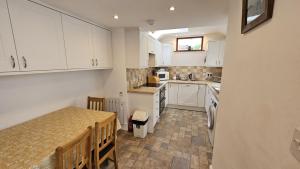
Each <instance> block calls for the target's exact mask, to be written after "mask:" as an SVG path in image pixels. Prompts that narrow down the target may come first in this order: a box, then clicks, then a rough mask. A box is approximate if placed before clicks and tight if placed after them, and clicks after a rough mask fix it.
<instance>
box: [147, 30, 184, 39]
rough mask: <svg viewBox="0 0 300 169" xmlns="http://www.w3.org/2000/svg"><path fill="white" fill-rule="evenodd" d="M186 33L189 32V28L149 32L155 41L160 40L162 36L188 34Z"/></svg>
mask: <svg viewBox="0 0 300 169" xmlns="http://www.w3.org/2000/svg"><path fill="white" fill-rule="evenodd" d="M186 32H189V28H180V29H168V30H159V31H154V32H149V35H150V36H152V37H153V38H155V39H158V38H160V37H161V36H162V35H166V34H175V33H186Z"/></svg>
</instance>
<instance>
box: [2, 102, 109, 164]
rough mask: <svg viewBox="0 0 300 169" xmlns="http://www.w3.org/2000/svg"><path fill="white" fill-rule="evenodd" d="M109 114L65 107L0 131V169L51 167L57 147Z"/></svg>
mask: <svg viewBox="0 0 300 169" xmlns="http://www.w3.org/2000/svg"><path fill="white" fill-rule="evenodd" d="M112 115H113V113H112V112H99V111H93V110H87V109H82V108H77V107H68V108H64V109H61V110H58V111H55V112H52V113H49V114H46V115H44V116H41V117H38V118H36V119H33V120H30V121H27V122H25V123H22V124H19V125H16V126H13V127H10V128H7V129H4V130H0V164H1V169H2V168H8V169H30V168H52V167H53V166H55V164H53V163H55V149H56V148H57V147H58V146H60V145H64V144H65V143H67V142H69V141H70V140H72V139H73V138H75V137H76V136H78V135H79V134H80V133H82V132H83V130H85V129H86V128H87V127H88V126H93V127H94V126H95V122H96V121H98V122H101V121H104V120H105V119H107V118H109V117H111V116H112Z"/></svg>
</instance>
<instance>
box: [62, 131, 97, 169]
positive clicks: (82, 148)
mask: <svg viewBox="0 0 300 169" xmlns="http://www.w3.org/2000/svg"><path fill="white" fill-rule="evenodd" d="M91 146H92V126H89V127H88V128H87V129H86V130H85V131H84V132H83V133H82V134H80V136H78V137H76V138H75V139H74V140H72V141H70V142H69V143H67V144H65V145H63V146H60V147H58V148H57V149H56V158H57V163H56V169H74V168H75V169H82V168H84V167H86V168H88V169H91V167H92V162H91Z"/></svg>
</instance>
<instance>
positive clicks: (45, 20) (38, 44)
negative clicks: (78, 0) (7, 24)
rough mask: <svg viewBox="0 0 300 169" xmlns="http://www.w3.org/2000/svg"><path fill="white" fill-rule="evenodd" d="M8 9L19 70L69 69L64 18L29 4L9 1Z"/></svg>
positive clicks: (51, 11)
mask: <svg viewBox="0 0 300 169" xmlns="http://www.w3.org/2000/svg"><path fill="white" fill-rule="evenodd" d="M8 7H9V11H10V16H11V21H12V28H13V32H14V35H15V41H16V48H17V51H18V58H19V63H20V69H21V70H22V71H34V70H39V71H40V70H61V69H66V58H65V48H64V40H63V32H62V25H61V14H60V13H58V12H56V11H53V10H51V9H49V8H46V7H43V6H41V5H38V4H36V3H33V2H30V1H27V0H9V1H8ZM1 24H2V23H1Z"/></svg>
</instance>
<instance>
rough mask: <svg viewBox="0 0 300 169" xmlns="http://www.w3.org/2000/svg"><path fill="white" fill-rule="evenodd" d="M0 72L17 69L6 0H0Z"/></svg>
mask: <svg viewBox="0 0 300 169" xmlns="http://www.w3.org/2000/svg"><path fill="white" fill-rule="evenodd" d="M0 23H1V24H0V72H10V71H19V64H18V58H17V54H16V50H15V44H14V39H13V34H12V29H11V24H10V20H9V14H8V9H7V4H6V0H0Z"/></svg>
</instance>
